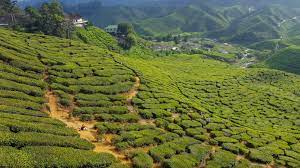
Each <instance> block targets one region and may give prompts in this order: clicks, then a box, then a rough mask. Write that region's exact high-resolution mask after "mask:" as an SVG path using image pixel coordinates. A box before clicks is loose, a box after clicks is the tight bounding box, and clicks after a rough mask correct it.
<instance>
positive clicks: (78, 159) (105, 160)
mask: <svg viewBox="0 0 300 168" xmlns="http://www.w3.org/2000/svg"><path fill="white" fill-rule="evenodd" d="M22 151H24V152H27V153H30V155H31V156H32V158H34V160H35V161H34V167H103V168H104V167H109V166H110V165H111V164H112V163H116V158H115V157H114V156H113V155H111V154H108V153H94V152H92V151H86V150H78V149H72V148H61V147H46V146H39V147H25V148H22Z"/></svg>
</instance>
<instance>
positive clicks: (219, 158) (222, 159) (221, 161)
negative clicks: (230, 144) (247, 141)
mask: <svg viewBox="0 0 300 168" xmlns="http://www.w3.org/2000/svg"><path fill="white" fill-rule="evenodd" d="M235 158H236V155H234V154H232V153H231V152H228V151H224V150H220V151H218V152H216V153H215V154H214V155H213V156H212V160H210V161H208V162H207V167H208V168H219V167H220V168H221V167H233V166H234V164H235V162H236V161H235Z"/></svg>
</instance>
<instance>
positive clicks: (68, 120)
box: [46, 91, 130, 164]
mask: <svg viewBox="0 0 300 168" xmlns="http://www.w3.org/2000/svg"><path fill="white" fill-rule="evenodd" d="M46 98H47V99H48V103H49V108H50V116H51V117H52V118H55V119H58V120H60V121H62V122H64V123H65V124H66V125H67V127H69V128H73V129H75V130H76V131H77V132H78V134H79V135H80V138H82V139H85V140H87V141H89V142H91V143H92V144H94V145H95V148H94V152H98V153H100V152H106V153H110V154H112V155H114V156H115V157H116V158H118V159H119V160H120V161H121V162H122V163H128V164H130V160H129V159H128V158H127V157H126V156H125V155H124V154H122V153H121V152H118V151H117V149H116V148H115V147H114V146H113V145H112V142H111V139H112V135H105V136H104V137H103V141H102V142H98V139H97V137H98V136H97V130H96V129H95V124H96V121H89V122H82V121H80V120H79V119H77V118H74V117H71V115H70V114H71V111H72V108H68V109H65V108H62V107H60V106H59V105H58V103H57V96H56V95H55V94H54V93H53V92H51V91H48V92H47V93H46ZM82 125H84V126H85V127H86V128H87V129H86V130H84V131H82V130H80V128H81V127H82Z"/></svg>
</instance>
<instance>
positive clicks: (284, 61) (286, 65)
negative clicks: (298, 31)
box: [265, 46, 300, 74]
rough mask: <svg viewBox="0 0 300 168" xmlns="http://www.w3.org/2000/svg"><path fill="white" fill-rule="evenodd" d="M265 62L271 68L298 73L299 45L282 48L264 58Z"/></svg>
mask: <svg viewBox="0 0 300 168" xmlns="http://www.w3.org/2000/svg"><path fill="white" fill-rule="evenodd" d="M265 64H266V65H267V66H268V67H270V68H273V69H279V70H283V71H287V72H292V73H296V74H300V66H299V65H300V47H298V46H290V47H288V48H284V49H282V50H280V51H278V52H277V53H276V54H275V55H273V56H271V58H269V59H268V60H266V61H265Z"/></svg>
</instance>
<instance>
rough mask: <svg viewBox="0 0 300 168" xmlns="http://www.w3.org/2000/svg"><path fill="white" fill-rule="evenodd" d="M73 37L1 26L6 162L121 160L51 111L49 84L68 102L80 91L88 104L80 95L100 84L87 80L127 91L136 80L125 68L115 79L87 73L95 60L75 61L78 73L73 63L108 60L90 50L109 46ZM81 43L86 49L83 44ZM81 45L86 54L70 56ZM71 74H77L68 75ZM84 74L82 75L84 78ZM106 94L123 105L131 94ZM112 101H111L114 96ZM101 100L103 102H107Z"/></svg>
mask: <svg viewBox="0 0 300 168" xmlns="http://www.w3.org/2000/svg"><path fill="white" fill-rule="evenodd" d="M72 43H73V42H69V41H68V40H63V39H58V38H53V37H47V36H43V35H32V34H22V33H16V32H11V31H7V30H3V29H1V30H0V64H1V65H0V78H1V79H0V139H1V140H0V148H1V149H0V158H1V159H0V167H86V166H91V167H109V166H112V167H113V166H115V165H118V161H117V160H116V158H115V157H114V156H112V155H111V154H107V153H95V152H92V151H91V150H92V149H93V148H94V147H95V146H94V145H93V144H92V143H90V142H88V141H87V140H84V139H81V138H80V137H79V135H78V133H77V132H76V131H75V130H74V129H71V128H67V127H66V125H65V124H64V123H63V122H61V121H58V120H54V119H51V118H49V114H48V113H47V111H48V109H49V106H48V105H47V100H46V99H45V98H44V95H45V93H46V90H47V89H53V90H54V91H56V92H57V94H58V95H59V96H60V97H61V102H60V103H61V104H63V105H65V106H69V105H71V104H72V99H71V98H72V95H71V94H74V93H75V92H78V97H76V99H78V102H79V103H80V105H81V106H82V107H84V106H85V102H84V101H83V100H81V99H80V96H83V95H82V94H81V92H80V91H81V90H84V91H86V90H94V88H90V89H88V87H87V85H90V87H97V88H99V90H103V91H104V92H105V93H107V92H109V93H111V92H119V91H120V90H121V91H122V90H124V91H126V87H127V88H128V89H130V85H131V84H132V82H130V76H129V77H128V75H127V76H126V75H123V74H122V73H120V74H121V75H115V78H110V79H111V80H109V81H108V80H106V79H107V78H105V77H99V78H97V77H95V78H91V77H88V76H86V77H85V75H86V74H87V73H88V72H87V71H86V69H84V68H88V67H89V65H86V66H83V67H82V68H77V67H75V68H74V69H75V71H76V70H77V73H75V72H74V73H73V72H70V68H69V69H68V66H70V65H73V64H74V65H77V64H75V63H76V62H80V60H81V59H82V60H89V61H90V62H86V61H81V63H82V64H83V63H95V61H98V62H99V60H100V61H101V60H102V59H101V58H100V57H99V58H95V57H92V56H91V57H88V56H87V55H89V54H91V55H96V54H97V55H98V54H99V53H100V54H101V53H102V54H103V55H105V52H104V51H102V52H98V50H96V48H93V47H89V46H86V45H82V44H80V43H77V42H74V44H72ZM70 45H72V46H70ZM81 45H82V46H81ZM66 46H69V48H66ZM81 47H82V50H78V48H81ZM57 48H66V49H65V50H59V49H57ZM94 50H96V51H94ZM76 51H77V52H81V54H82V58H79V56H75V55H73V57H75V58H73V59H74V61H73V62H71V61H70V62H69V61H68V60H67V59H69V57H71V56H70V55H72V54H71V52H76ZM83 51H85V52H83ZM84 55H85V56H84ZM68 56H69V57H68ZM103 60H104V59H103ZM110 60H112V59H110ZM68 62H69V63H68ZM107 62H109V58H107ZM110 62H111V64H109V63H107V66H114V65H113V61H110ZM97 69H99V70H100V69H101V68H97ZM110 70H111V69H110ZM120 71H121V70H120ZM52 72H53V73H52ZM91 72H92V71H91ZM72 73H73V74H72ZM92 73H93V72H92ZM95 73H97V72H95ZM107 74H108V73H107ZM68 75H71V76H72V77H73V76H75V78H71V77H70V79H69V80H64V79H67V78H68ZM79 77H81V78H82V79H81V80H80V79H78V78H79ZM127 78H129V80H127ZM72 79H76V80H75V82H76V81H78V83H72V82H73V81H74V80H73V81H72ZM66 81H68V82H69V83H66ZM84 81H87V82H84ZM80 82H81V83H80ZM107 82H108V83H107ZM126 82H127V83H126ZM123 83H125V84H123ZM49 84H50V85H49ZM118 84H119V85H118ZM66 85H67V86H66ZM68 85H73V86H74V87H73V88H76V89H73V90H72V89H65V88H69V87H68ZM124 86H126V87H125V89H124ZM70 88H72V87H71V86H70ZM108 90H111V91H108ZM71 91H72V92H71ZM84 91H82V92H84ZM99 92H100V91H99ZM80 94H81V95H80ZM103 96H105V98H111V99H113V100H116V101H117V100H118V101H120V102H119V104H120V105H121V104H124V103H121V100H123V101H124V100H125V98H123V97H119V96H114V95H112V96H106V95H104V94H103ZM108 101H109V102H110V99H109V100H108ZM105 103H106V102H102V104H105ZM111 103H113V102H111ZM90 104H92V102H91V103H87V105H86V106H89V105H90ZM99 104H100V105H101V102H100V103H99ZM93 105H94V104H92V106H93ZM96 105H98V104H96ZM113 109H117V108H115V107H114V108H113ZM80 114H81V113H78V115H80Z"/></svg>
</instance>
